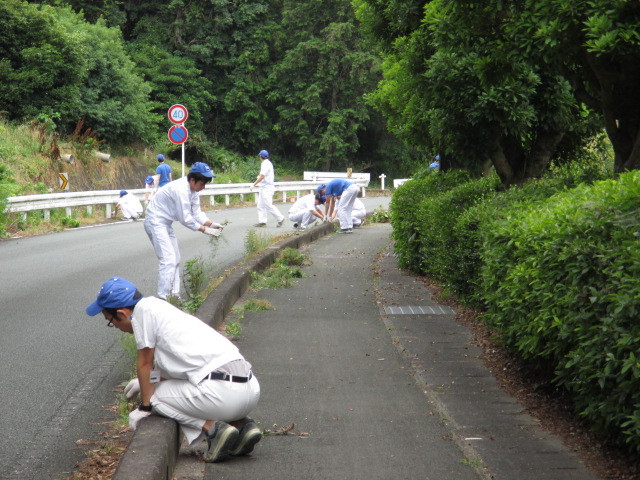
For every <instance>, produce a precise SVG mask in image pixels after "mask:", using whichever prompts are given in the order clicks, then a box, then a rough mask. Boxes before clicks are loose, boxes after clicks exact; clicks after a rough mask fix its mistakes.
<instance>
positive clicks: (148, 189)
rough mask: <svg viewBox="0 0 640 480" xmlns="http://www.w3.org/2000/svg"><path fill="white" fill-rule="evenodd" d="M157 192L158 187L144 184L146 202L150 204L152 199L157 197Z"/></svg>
mask: <svg viewBox="0 0 640 480" xmlns="http://www.w3.org/2000/svg"><path fill="white" fill-rule="evenodd" d="M157 190H158V187H156V186H155V185H154V184H153V183H145V184H144V198H145V200H147V201H148V202H150V201H151V199H152V198H153V196H154V195H155V193H156V191H157Z"/></svg>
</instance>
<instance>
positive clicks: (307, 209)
mask: <svg viewBox="0 0 640 480" xmlns="http://www.w3.org/2000/svg"><path fill="white" fill-rule="evenodd" d="M323 203H324V200H322V197H320V196H319V195H316V194H313V193H310V194H308V195H304V196H302V197H300V198H299V199H298V201H296V203H294V204H293V205H292V206H291V208H290V209H289V220H291V221H292V222H293V227H294V228H300V229H301V230H304V229H305V228H307V227H308V226H309V224H310V223H312V222H314V221H315V220H321V221H322V220H324V213H322V211H321V210H320V208H319V206H320V205H322V204H323Z"/></svg>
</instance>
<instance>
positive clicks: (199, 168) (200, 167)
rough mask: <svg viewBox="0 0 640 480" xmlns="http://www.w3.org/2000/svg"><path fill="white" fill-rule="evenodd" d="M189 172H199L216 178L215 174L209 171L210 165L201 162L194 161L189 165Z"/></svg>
mask: <svg viewBox="0 0 640 480" xmlns="http://www.w3.org/2000/svg"><path fill="white" fill-rule="evenodd" d="M189 173H199V174H200V175H203V176H205V177H207V178H216V176H215V175H214V174H213V172H212V171H211V167H209V165H207V164H206V163H203V162H196V163H194V164H193V165H192V166H191V170H189Z"/></svg>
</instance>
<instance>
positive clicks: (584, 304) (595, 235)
mask: <svg viewBox="0 0 640 480" xmlns="http://www.w3.org/2000/svg"><path fill="white" fill-rule="evenodd" d="M610 176H611V174H610V173H608V172H607V171H606V170H605V169H603V168H602V165H601V164H599V163H595V162H594V163H591V164H585V165H582V166H581V168H577V166H576V165H575V164H573V165H565V166H558V167H555V168H554V169H553V170H552V172H551V173H550V174H548V175H546V176H545V177H543V178H542V179H540V180H538V181H535V182H529V183H527V184H526V185H525V186H523V187H522V188H510V189H508V190H506V191H503V190H502V188H501V187H500V182H497V181H496V178H495V176H489V177H486V178H482V179H479V180H469V179H468V177H465V176H461V175H459V174H457V173H455V172H444V173H441V174H437V175H427V176H425V177H424V178H422V179H419V180H412V181H410V182H408V183H406V184H404V185H403V186H401V187H400V188H399V189H398V190H397V192H396V194H395V195H394V198H393V201H392V203H391V218H392V223H393V226H394V234H393V235H394V238H395V240H396V247H395V248H396V252H397V253H398V255H399V260H400V263H401V265H403V266H405V267H408V268H410V269H412V270H413V271H416V272H417V273H422V274H425V273H426V274H429V275H430V276H432V277H434V278H436V279H438V280H439V282H440V283H441V284H442V285H444V286H445V287H446V289H447V291H449V292H450V293H453V294H455V295H456V296H457V297H458V299H460V300H461V301H463V302H465V303H468V304H471V305H473V306H475V307H476V308H479V309H481V310H482V311H484V312H485V313H484V318H485V319H486V321H487V322H489V324H490V325H491V326H492V327H493V328H495V330H496V331H497V332H498V334H499V336H500V338H501V339H502V340H503V342H504V344H505V345H506V346H507V347H509V348H510V349H512V350H513V351H514V352H516V353H517V354H518V355H520V356H521V357H522V358H524V359H526V360H528V361H529V362H530V365H531V366H532V367H533V368H535V369H538V370H539V371H540V372H543V373H546V374H548V375H550V376H551V377H552V378H553V381H554V383H555V384H556V385H557V386H558V387H559V388H562V389H564V390H565V391H566V392H568V393H569V394H570V395H571V398H573V401H574V405H575V408H576V412H577V413H579V414H580V415H581V416H583V417H584V418H585V419H586V420H588V422H589V423H590V424H591V425H592V426H593V428H594V429H595V430H597V431H598V432H600V433H601V434H603V435H604V436H605V437H606V438H607V439H608V440H609V441H611V442H613V443H626V444H627V446H628V448H629V449H630V450H631V451H633V452H635V453H640V435H639V433H640V410H639V407H638V405H640V393H638V392H640V362H638V359H637V351H638V349H639V348H640V327H638V322H637V317H638V314H639V313H640V280H638V279H639V278H640V275H639V274H640V271H639V269H640V256H639V255H640V253H639V252H640V248H639V247H640V244H639V242H640V174H639V173H638V172H637V171H634V172H630V173H627V174H623V175H621V176H620V177H619V178H618V179H615V180H613V179H608V180H605V179H606V178H607V177H610Z"/></svg>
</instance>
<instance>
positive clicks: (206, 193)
mask: <svg viewBox="0 0 640 480" xmlns="http://www.w3.org/2000/svg"><path fill="white" fill-rule="evenodd" d="M353 182H354V183H355V184H356V185H358V186H359V187H360V189H361V191H362V196H363V197H364V196H365V189H366V187H368V186H369V182H368V181H367V180H358V179H354V180H353ZM322 183H323V182H322V181H298V182H276V183H275V191H276V192H281V193H282V203H287V197H288V194H289V193H290V192H295V196H296V199H297V198H300V196H301V192H304V194H306V193H307V192H308V193H312V192H314V191H315V189H316V187H317V186H318V185H320V184H322ZM252 185H253V184H252V183H227V184H224V183H220V184H213V185H207V186H206V187H205V189H204V190H202V191H201V192H200V196H201V197H205V198H206V197H208V198H209V202H210V205H211V206H214V205H215V197H219V196H224V197H225V200H224V203H225V204H226V205H229V203H230V196H231V195H239V196H240V200H241V201H244V196H245V195H254V201H255V200H256V198H255V196H256V195H257V193H258V188H257V187H253V188H252ZM127 191H128V192H129V193H131V194H133V195H135V196H136V197H137V198H138V199H139V200H141V201H142V200H144V196H145V193H146V190H145V189H144V188H138V189H130V190H129V189H128V190H127ZM119 198H120V190H97V191H93V192H66V193H45V194H40V195H21V196H19V197H9V198H8V199H7V206H6V208H5V211H6V212H9V213H22V217H23V219H25V220H26V216H27V212H31V211H36V210H44V218H45V220H49V219H50V216H51V210H53V209H57V208H64V209H65V210H66V214H67V216H71V209H72V208H74V207H86V208H87V213H89V214H91V213H92V212H93V207H94V206H97V205H104V207H105V216H106V217H107V218H109V217H111V212H112V208H113V206H114V205H115V204H116V203H117V202H118V199H119ZM205 206H206V205H205V204H204V203H203V207H205Z"/></svg>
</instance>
